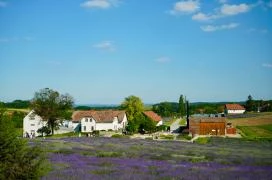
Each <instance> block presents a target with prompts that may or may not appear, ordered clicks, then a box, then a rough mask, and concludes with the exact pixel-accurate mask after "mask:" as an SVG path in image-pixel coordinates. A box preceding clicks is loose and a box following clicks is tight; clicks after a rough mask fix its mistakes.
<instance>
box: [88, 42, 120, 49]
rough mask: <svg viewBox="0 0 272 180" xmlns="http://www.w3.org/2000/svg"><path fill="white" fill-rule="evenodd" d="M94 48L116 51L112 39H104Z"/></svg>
mask: <svg viewBox="0 0 272 180" xmlns="http://www.w3.org/2000/svg"><path fill="white" fill-rule="evenodd" d="M93 47H94V48H98V49H102V50H105V51H114V50H115V46H114V44H113V42H112V41H103V42H100V43H98V44H95V45H93Z"/></svg>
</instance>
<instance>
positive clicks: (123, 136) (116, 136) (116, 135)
mask: <svg viewBox="0 0 272 180" xmlns="http://www.w3.org/2000/svg"><path fill="white" fill-rule="evenodd" d="M111 137H112V138H128V137H129V136H125V135H123V134H113V135H112V136H111Z"/></svg>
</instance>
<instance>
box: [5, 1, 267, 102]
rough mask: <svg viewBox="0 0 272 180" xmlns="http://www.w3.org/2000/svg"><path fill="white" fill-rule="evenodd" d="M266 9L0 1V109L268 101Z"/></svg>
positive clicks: (246, 4)
mask: <svg viewBox="0 0 272 180" xmlns="http://www.w3.org/2000/svg"><path fill="white" fill-rule="evenodd" d="M271 20H272V1H270V0H266V1H265V0H262V1H260V0H259V1H258V0H255V1H253V0H252V1H245V0H241V1H239V0H210V1H204V0H188V1H177V0H161V1H157V0H145V1H139V0H85V1H84V0H58V1H56V0H20V1H18V0H9V1H8V0H0V77H1V78H0V101H5V102H6V101H12V100H15V99H31V98H33V95H34V92H36V91H38V90H39V89H42V88H45V87H49V88H52V89H55V90H58V91H59V92H61V93H69V94H71V95H72V96H73V97H74V99H75V101H76V103H84V104H85V103H101V104H118V103H121V102H122V101H123V99H124V98H125V97H127V96H129V95H136V96H139V97H141V98H142V100H143V101H144V102H145V103H157V102H161V101H178V98H179V95H180V94H184V95H186V96H187V98H188V99H189V100H190V101H240V100H246V98H247V96H248V95H249V94H251V95H252V96H253V98H255V99H272V22H271Z"/></svg>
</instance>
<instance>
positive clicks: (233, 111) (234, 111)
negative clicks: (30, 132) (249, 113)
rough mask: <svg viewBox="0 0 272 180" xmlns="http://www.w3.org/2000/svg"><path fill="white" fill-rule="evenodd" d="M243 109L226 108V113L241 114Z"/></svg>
mask: <svg viewBox="0 0 272 180" xmlns="http://www.w3.org/2000/svg"><path fill="white" fill-rule="evenodd" d="M244 112H245V110H227V113H228V114H243V113H244Z"/></svg>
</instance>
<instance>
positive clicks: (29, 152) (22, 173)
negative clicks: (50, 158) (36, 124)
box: [0, 110, 47, 179]
mask: <svg viewBox="0 0 272 180" xmlns="http://www.w3.org/2000/svg"><path fill="white" fill-rule="evenodd" d="M10 121H11V119H10V116H8V115H6V113H5V111H4V110H0V152H1V153H0V179H39V178H40V177H41V176H42V175H43V174H44V173H45V172H46V169H47V168H46V166H45V165H46V158H45V156H44V152H43V151H42V149H41V148H39V147H38V146H37V145H34V146H28V145H27V143H26V141H25V140H23V139H21V138H18V137H17V134H16V132H15V128H14V127H13V124H12V123H10Z"/></svg>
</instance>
